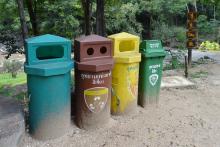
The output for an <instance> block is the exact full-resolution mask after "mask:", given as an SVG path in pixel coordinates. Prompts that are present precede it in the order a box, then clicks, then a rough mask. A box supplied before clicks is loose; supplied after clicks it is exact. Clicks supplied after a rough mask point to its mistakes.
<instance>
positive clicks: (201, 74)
mask: <svg viewBox="0 0 220 147" xmlns="http://www.w3.org/2000/svg"><path fill="white" fill-rule="evenodd" d="M190 76H191V77H192V78H193V79H196V78H205V77H207V76H208V72H206V71H198V72H195V73H192V74H191V75H190Z"/></svg>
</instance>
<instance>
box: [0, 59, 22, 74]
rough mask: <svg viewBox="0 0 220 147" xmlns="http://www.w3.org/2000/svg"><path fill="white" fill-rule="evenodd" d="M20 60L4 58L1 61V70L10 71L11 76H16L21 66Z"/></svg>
mask: <svg viewBox="0 0 220 147" xmlns="http://www.w3.org/2000/svg"><path fill="white" fill-rule="evenodd" d="M22 65H23V64H22V62H21V61H16V60H11V61H10V60H5V61H4V63H3V71H5V72H8V73H11V76H12V78H16V76H17V73H18V71H19V70H20V69H21V67H22Z"/></svg>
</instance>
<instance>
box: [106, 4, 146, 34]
mask: <svg viewBox="0 0 220 147" xmlns="http://www.w3.org/2000/svg"><path fill="white" fill-rule="evenodd" d="M138 8H139V7H138V4H137V3H134V4H132V3H126V4H122V5H121V6H120V7H117V6H115V7H110V8H108V10H107V13H106V30H107V34H114V33H118V32H122V31H124V32H129V33H133V34H137V35H140V34H141V32H142V30H143V28H142V26H141V24H140V23H138V22H137V21H136V14H137V12H138Z"/></svg>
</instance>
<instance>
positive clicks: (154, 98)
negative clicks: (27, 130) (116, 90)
mask: <svg viewBox="0 0 220 147" xmlns="http://www.w3.org/2000/svg"><path fill="white" fill-rule="evenodd" d="M140 52H141V55H142V60H141V63H140V71H139V88H138V104H139V105H140V106H142V107H145V106H146V105H147V104H153V103H154V104H156V103H158V100H159V93H160V84H161V77H162V70H163V60H164V57H165V55H166V53H165V51H164V49H163V47H162V44H161V41H159V40H144V41H143V42H142V43H141V44H140Z"/></svg>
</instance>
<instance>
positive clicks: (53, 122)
mask: <svg viewBox="0 0 220 147" xmlns="http://www.w3.org/2000/svg"><path fill="white" fill-rule="evenodd" d="M69 112H70V110H69V109H67V110H64V111H62V112H60V113H59V114H51V115H50V116H49V117H47V118H46V119H44V120H42V121H41V122H40V123H39V125H38V127H37V128H36V129H35V131H34V132H30V134H31V136H32V137H33V138H35V139H38V140H49V139H55V138H58V137H61V136H63V135H64V134H66V133H67V132H68V130H69V129H70V127H71V121H70V113H69Z"/></svg>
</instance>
